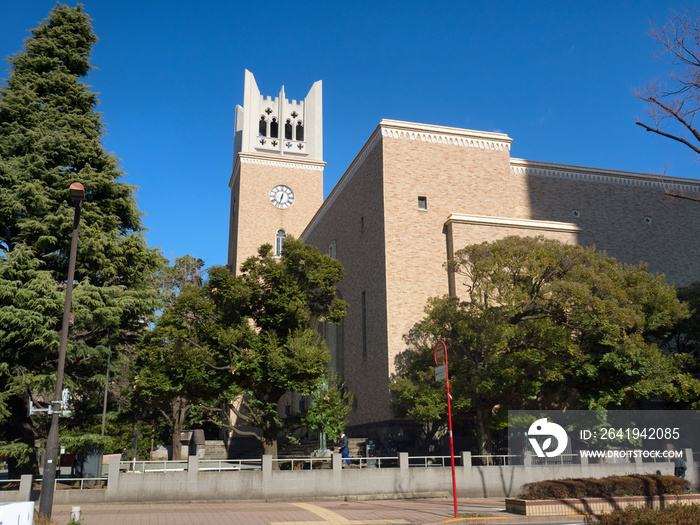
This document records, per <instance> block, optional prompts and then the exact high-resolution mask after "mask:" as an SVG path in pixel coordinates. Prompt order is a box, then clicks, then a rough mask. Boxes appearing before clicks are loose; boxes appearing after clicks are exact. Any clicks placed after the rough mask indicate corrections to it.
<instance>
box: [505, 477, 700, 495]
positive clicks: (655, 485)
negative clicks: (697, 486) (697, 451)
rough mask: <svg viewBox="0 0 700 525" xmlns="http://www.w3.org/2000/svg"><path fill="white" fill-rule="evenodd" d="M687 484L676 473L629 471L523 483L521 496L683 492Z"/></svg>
mask: <svg viewBox="0 0 700 525" xmlns="http://www.w3.org/2000/svg"><path fill="white" fill-rule="evenodd" d="M689 487H690V483H689V482H688V481H686V480H684V479H681V478H677V477H675V476H662V475H661V474H632V475H629V476H608V477H607V478H577V479H574V478H567V479H554V480H547V481H538V482H535V483H527V484H525V485H523V487H522V489H521V492H520V495H519V497H520V498H521V499H528V500H537V499H568V498H614V497H621V496H660V495H662V494H685V493H686V492H688V490H689Z"/></svg>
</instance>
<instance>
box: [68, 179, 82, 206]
mask: <svg viewBox="0 0 700 525" xmlns="http://www.w3.org/2000/svg"><path fill="white" fill-rule="evenodd" d="M70 197H71V199H73V200H74V201H75V202H80V201H82V200H84V199H85V188H84V187H83V185H82V184H80V183H79V182H74V183H73V184H71V185H70Z"/></svg>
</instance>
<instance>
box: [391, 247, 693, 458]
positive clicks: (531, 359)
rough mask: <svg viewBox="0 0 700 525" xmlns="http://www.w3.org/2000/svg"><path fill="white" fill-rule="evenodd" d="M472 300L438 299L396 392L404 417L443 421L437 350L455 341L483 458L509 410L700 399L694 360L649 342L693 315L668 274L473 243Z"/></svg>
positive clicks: (455, 377) (462, 399) (592, 258)
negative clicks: (692, 368)
mask: <svg viewBox="0 0 700 525" xmlns="http://www.w3.org/2000/svg"><path fill="white" fill-rule="evenodd" d="M450 267H451V270H452V271H454V272H455V274H456V277H457V279H459V278H462V279H463V280H464V284H465V289H466V296H465V297H464V298H463V299H464V300H461V299H459V298H457V297H441V298H434V299H431V300H430V301H429V303H428V305H427V306H426V317H425V318H424V319H423V320H422V321H420V322H419V323H417V324H416V325H415V327H414V328H413V330H412V331H411V333H410V334H408V336H407V342H408V344H409V349H408V350H407V351H406V352H404V353H403V354H402V355H401V356H400V357H399V359H398V360H397V370H398V374H397V377H395V378H394V380H393V382H392V385H391V388H392V392H393V394H394V398H395V400H394V402H393V410H394V412H395V414H396V415H397V416H399V417H411V418H413V419H415V420H416V421H418V422H420V423H429V422H432V423H433V424H435V423H436V422H437V423H438V424H440V423H442V422H444V421H445V418H446V400H445V392H444V384H442V383H436V382H435V381H434V380H433V378H432V376H433V369H434V368H433V367H434V363H433V362H432V360H433V345H434V344H435V342H436V341H437V340H439V339H443V340H445V341H446V343H447V348H448V352H449V354H448V356H449V358H448V362H449V367H450V379H451V380H450V391H451V394H452V396H453V401H452V407H453V414H455V415H456V417H457V418H462V419H468V420H470V421H473V422H474V428H475V432H476V436H477V441H478V445H479V453H488V452H489V447H490V444H491V441H490V430H491V429H494V428H499V427H500V426H502V425H504V424H505V423H506V421H507V411H508V410H509V409H542V408H548V409H566V408H581V409H599V408H629V407H631V406H633V405H634V404H635V403H636V402H637V401H639V400H642V399H647V398H649V397H652V396H656V397H659V398H662V399H666V400H669V401H673V402H688V401H694V402H697V400H698V394H699V393H700V385H699V383H698V381H697V380H696V379H694V378H693V376H692V375H691V374H690V373H688V372H687V370H688V367H689V365H692V362H693V359H692V358H691V357H690V356H688V355H687V354H677V353H676V354H670V355H668V354H665V353H664V352H662V351H661V350H660V349H659V348H658V346H657V345H656V344H654V343H652V342H650V341H653V340H662V339H664V338H665V337H668V335H669V334H670V332H671V330H672V329H673V327H674V325H675V324H676V323H677V322H679V321H680V320H682V319H685V318H687V317H688V310H687V307H686V306H685V305H684V304H683V303H681V302H680V301H679V300H678V298H677V297H676V292H675V289H674V288H673V287H671V286H669V285H668V284H666V282H665V280H664V278H663V276H661V275H652V274H650V273H648V272H647V271H646V267H645V266H644V265H638V266H630V265H626V264H622V263H619V262H617V261H616V260H615V259H613V258H611V257H608V256H607V255H605V254H604V253H600V252H597V251H595V249H594V248H583V247H579V246H571V245H564V244H561V243H559V242H556V241H548V240H544V239H543V238H527V237H525V238H523V237H508V238H505V239H502V240H499V241H495V242H492V243H483V244H478V245H473V246H468V247H466V248H464V249H463V250H460V251H458V252H457V253H456V254H455V257H454V260H453V261H451V264H450Z"/></svg>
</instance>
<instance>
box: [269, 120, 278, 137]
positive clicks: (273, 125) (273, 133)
mask: <svg viewBox="0 0 700 525" xmlns="http://www.w3.org/2000/svg"><path fill="white" fill-rule="evenodd" d="M270 137H272V138H273V139H276V138H277V137H279V124H277V119H276V118H273V119H272V122H270Z"/></svg>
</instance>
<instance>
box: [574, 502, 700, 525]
mask: <svg viewBox="0 0 700 525" xmlns="http://www.w3.org/2000/svg"><path fill="white" fill-rule="evenodd" d="M585 522H586V524H588V525H593V524H596V525H681V524H682V525H700V506H699V505H670V506H668V507H665V508H663V509H658V510H652V509H647V508H641V509H640V508H628V509H625V510H616V511H614V512H611V513H610V514H606V515H604V516H601V517H600V518H598V517H597V516H586V518H585Z"/></svg>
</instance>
